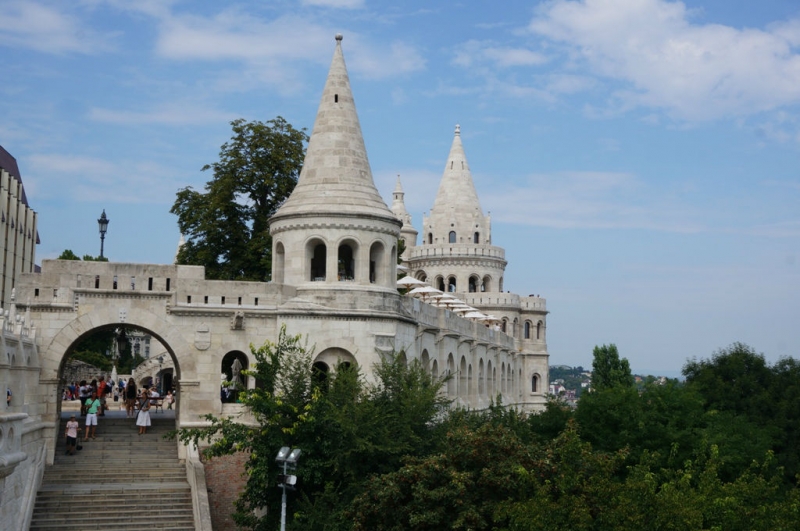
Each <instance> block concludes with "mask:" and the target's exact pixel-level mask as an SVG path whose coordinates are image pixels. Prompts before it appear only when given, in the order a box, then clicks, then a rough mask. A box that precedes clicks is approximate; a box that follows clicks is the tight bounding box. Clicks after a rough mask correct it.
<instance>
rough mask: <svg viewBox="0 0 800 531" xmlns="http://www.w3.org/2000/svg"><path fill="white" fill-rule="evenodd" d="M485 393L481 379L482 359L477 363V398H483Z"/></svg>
mask: <svg viewBox="0 0 800 531" xmlns="http://www.w3.org/2000/svg"><path fill="white" fill-rule="evenodd" d="M485 391H486V387H485V383H484V379H483V358H481V360H480V361H479V362H478V396H483V394H484V393H485Z"/></svg>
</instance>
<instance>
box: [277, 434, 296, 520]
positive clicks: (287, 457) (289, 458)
mask: <svg viewBox="0 0 800 531" xmlns="http://www.w3.org/2000/svg"><path fill="white" fill-rule="evenodd" d="M301 452H302V450H300V448H294V449H290V448H289V447H288V446H284V447H283V448H281V449H280V451H279V452H278V455H277V457H275V461H277V462H278V463H281V464H283V474H279V475H278V481H279V482H280V484H279V485H278V486H279V487H280V488H282V489H283V496H281V531H286V489H289V490H294V486H295V485H296V484H297V476H295V475H290V474H289V473H288V472H289V470H292V471H293V470H294V469H295V468H297V460H298V459H299V458H300V453H301Z"/></svg>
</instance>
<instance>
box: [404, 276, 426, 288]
mask: <svg viewBox="0 0 800 531" xmlns="http://www.w3.org/2000/svg"><path fill="white" fill-rule="evenodd" d="M397 285H398V286H400V287H403V288H407V287H409V286H424V285H425V282H423V281H421V280H419V279H416V278H414V277H409V276H405V277H403V278H401V279H400V280H398V281H397Z"/></svg>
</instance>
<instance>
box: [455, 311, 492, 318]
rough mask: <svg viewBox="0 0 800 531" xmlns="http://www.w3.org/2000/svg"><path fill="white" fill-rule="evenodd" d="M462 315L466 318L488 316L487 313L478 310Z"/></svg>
mask: <svg viewBox="0 0 800 531" xmlns="http://www.w3.org/2000/svg"><path fill="white" fill-rule="evenodd" d="M461 317H463V318H464V319H483V318H484V317H486V314H485V313H481V312H478V311H472V312H468V313H465V314H464V315H462V316H461Z"/></svg>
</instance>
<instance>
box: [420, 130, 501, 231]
mask: <svg viewBox="0 0 800 531" xmlns="http://www.w3.org/2000/svg"><path fill="white" fill-rule="evenodd" d="M423 224H424V230H425V233H426V234H427V235H428V236H426V237H427V238H428V239H429V240H430V241H429V242H428V243H490V237H489V227H488V224H487V222H486V218H485V217H484V215H483V211H482V210H481V204H480V201H478V193H477V192H476V191H475V183H474V182H473V181H472V173H471V172H470V170H469V164H468V163H467V156H466V154H465V153H464V146H463V145H462V143H461V126H459V125H456V130H455V134H454V136H453V144H452V145H451V146H450V154H449V155H448V156H447V162H446V164H445V167H444V172H443V174H442V180H441V181H440V182H439V191H438V192H437V193H436V200H435V201H434V203H433V208H432V209H431V213H430V216H427V217H426V218H425V220H424V221H423Z"/></svg>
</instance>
